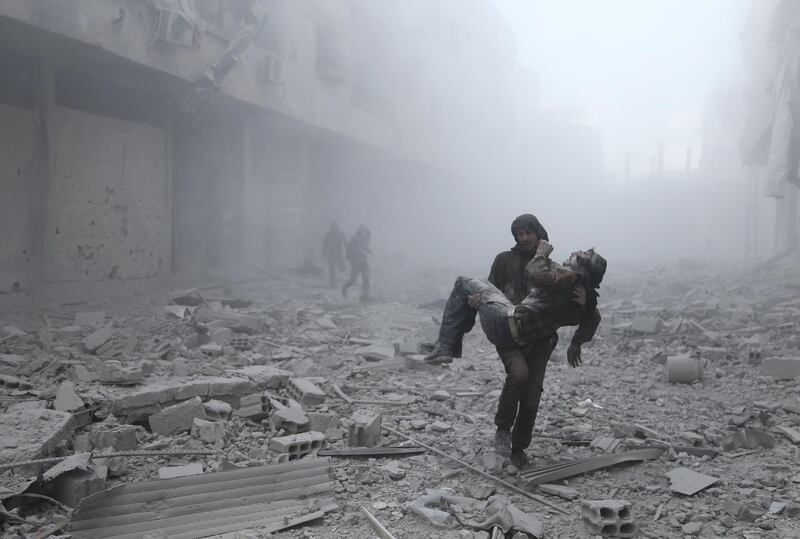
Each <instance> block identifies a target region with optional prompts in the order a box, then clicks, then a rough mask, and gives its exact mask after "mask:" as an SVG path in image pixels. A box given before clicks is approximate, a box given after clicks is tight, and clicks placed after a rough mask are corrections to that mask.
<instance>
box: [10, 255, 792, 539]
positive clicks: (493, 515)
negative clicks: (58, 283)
mask: <svg viewBox="0 0 800 539" xmlns="http://www.w3.org/2000/svg"><path fill="white" fill-rule="evenodd" d="M608 277H609V278H608V283H604V285H603V295H602V298H601V299H602V302H601V305H600V311H601V313H602V314H603V323H602V325H601V328H600V334H599V335H598V336H597V337H596V338H595V340H594V341H593V342H592V343H591V344H590V345H588V346H587V347H586V349H585V351H584V360H585V365H584V366H582V367H581V368H578V369H570V368H568V367H567V365H566V361H564V358H565V349H564V348H563V347H559V348H557V350H556V351H555V353H554V355H553V358H552V359H551V362H550V365H549V367H548V373H547V377H546V379H545V383H544V394H543V398H542V404H541V408H540V413H539V418H538V420H537V424H536V430H535V438H534V441H533V444H532V446H531V448H530V449H529V456H530V457H531V463H530V464H528V465H527V466H526V467H524V468H523V469H517V468H516V467H515V466H513V465H512V464H511V463H510V462H509V461H507V460H506V459H504V458H503V457H501V456H499V455H497V454H495V453H494V451H493V435H494V425H493V418H494V413H495V411H496V407H497V398H498V396H499V394H500V388H501V386H502V382H503V380H504V372H503V367H502V364H501V363H500V361H499V359H498V357H497V354H496V352H495V350H494V349H493V347H491V346H490V345H489V344H488V342H487V341H486V340H485V338H484V337H483V336H482V334H481V333H480V332H479V331H473V332H471V333H470V334H468V335H467V337H466V339H465V342H464V357H463V358H461V359H457V360H455V361H454V362H453V363H452V364H450V365H448V366H445V367H438V366H437V367H432V366H428V365H425V364H424V362H423V361H422V357H423V354H424V351H425V349H426V343H429V342H431V341H432V340H434V339H435V336H436V330H437V327H436V324H435V323H434V322H433V321H432V317H439V316H440V315H441V306H442V302H441V301H435V298H430V297H427V298H426V297H420V296H419V295H416V296H415V295H414V293H413V291H408V290H406V291H403V294H402V295H401V296H402V300H399V299H398V300H396V301H390V300H389V299H385V300H383V301H378V302H375V303H372V304H369V305H365V306H361V305H358V304H356V303H355V301H354V300H353V301H349V300H342V299H340V298H339V297H338V296H337V295H336V294H334V293H331V294H330V295H328V294H326V293H324V292H321V291H320V290H321V289H320V288H319V287H318V286H317V285H315V284H313V283H312V281H310V280H306V281H300V282H295V281H262V282H258V283H250V284H247V283H245V284H238V285H229V286H226V287H220V288H219V289H191V290H186V291H181V292H178V293H173V294H166V295H164V296H162V297H167V298H169V300H168V304H167V305H164V304H163V300H162V301H161V302H147V303H141V302H139V303H137V304H129V305H123V306H120V305H106V304H88V305H87V304H77V305H76V304H70V305H66V304H64V305H57V304H50V305H48V306H46V307H35V306H30V308H28V309H16V310H15V312H14V313H13V314H8V315H4V316H3V318H2V320H0V327H1V328H2V329H0V390H1V391H0V501H2V513H0V519H2V522H3V524H2V526H3V528H2V532H3V534H4V536H8V537H20V536H26V537H27V536H33V535H34V534H38V533H45V532H52V533H70V534H72V536H73V537H101V536H103V537H105V536H113V535H115V534H118V535H124V536H129V537H144V536H146V535H147V534H152V533H155V530H156V529H164V530H167V529H169V530H172V532H170V533H172V534H173V535H175V536H181V537H183V536H185V537H190V536H191V537H203V536H213V535H219V536H220V537H231V535H227V536H226V535H225V534H231V533H238V534H240V535H239V536H240V537H258V536H263V535H264V534H267V533H273V534H275V535H276V536H292V537H300V536H303V537H315V538H323V539H324V538H331V539H333V538H337V539H338V538H340V537H342V536H346V537H368V536H374V535H375V534H376V533H378V534H380V535H381V536H392V534H396V536H397V537H449V538H452V539H455V538H465V539H466V538H473V537H474V538H481V539H486V538H490V537H492V538H493V537H506V538H508V537H514V538H517V539H519V538H523V537H543V536H550V537H585V536H587V534H590V535H600V536H609V537H611V536H616V537H632V536H636V534H644V535H649V536H660V537H666V536H675V535H686V536H701V537H712V536H725V537H751V536H752V537H756V536H758V534H759V533H760V534H773V535H774V536H776V537H792V536H798V535H800V473H798V471H797V470H798V465H800V450H798V444H800V396H798V395H800V392H798V387H797V384H798V377H799V376H800V371H798V364H800V337H798V332H797V329H796V326H795V325H796V324H798V323H800V283H796V284H795V283H794V281H792V280H791V278H789V277H787V276H786V275H783V274H780V273H773V274H765V275H762V276H761V277H760V279H759V280H758V281H757V282H755V281H753V280H752V279H751V280H749V281H747V280H744V281H742V280H741V279H740V280H739V281H741V282H737V281H731V283H733V284H728V283H727V282H726V281H725V280H724V279H721V278H720V277H719V276H718V275H716V274H714V273H712V272H707V271H705V270H704V269H703V268H702V267H696V268H692V267H689V268H686V267H682V268H680V271H678V270H677V269H675V270H672V269H670V268H660V269H657V270H653V271H652V272H650V273H646V274H636V275H618V276H616V281H615V278H614V277H615V276H613V275H609V276H608ZM742 282H743V283H746V284H741V283H742ZM417 289H418V290H422V289H425V287H422V286H421V287H418V288H417ZM243 298H246V299H243ZM567 337H568V334H565V335H562V338H561V342H562V343H564V342H568V338H567ZM268 477H270V478H274V479H275V482H267V481H266V480H265V478H268ZM243 497H244V498H243ZM245 498H246V499H247V500H248V502H247V505H241V504H239V503H238V502H237V500H241V499H245ZM134 500H135V501H134ZM148 504H150V505H148ZM152 507H156V508H157V509H156V510H155V514H156V516H154V517H152V523H150V524H147V522H149V520H148V519H151V516H152V515H151V516H148V517H145V516H144V514H143V513H142V512H143V511H150V509H149V508H152ZM151 513H152V511H151ZM244 514H246V515H248V518H246V519H243V518H242V515H244ZM294 526H303V530H301V531H299V530H294V531H291V530H289V531H281V530H284V529H286V528H291V527H294ZM59 530H61V531H60V532H59ZM164 533H165V535H164V536H171V535H170V533H166V532H164ZM259 534H261V535H259ZM765 536H771V535H765Z"/></svg>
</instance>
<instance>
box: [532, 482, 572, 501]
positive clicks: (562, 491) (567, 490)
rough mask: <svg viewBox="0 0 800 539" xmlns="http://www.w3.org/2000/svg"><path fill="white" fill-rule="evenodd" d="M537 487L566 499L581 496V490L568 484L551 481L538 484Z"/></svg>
mask: <svg viewBox="0 0 800 539" xmlns="http://www.w3.org/2000/svg"><path fill="white" fill-rule="evenodd" d="M537 488H538V489H539V490H540V491H541V492H544V493H545V494H550V495H552V496H558V497H559V498H564V499H565V500H574V499H575V498H580V496H581V493H580V492H578V491H577V490H575V489H574V488H572V487H568V486H566V485H553V484H550V483H544V484H541V485H538V486H537Z"/></svg>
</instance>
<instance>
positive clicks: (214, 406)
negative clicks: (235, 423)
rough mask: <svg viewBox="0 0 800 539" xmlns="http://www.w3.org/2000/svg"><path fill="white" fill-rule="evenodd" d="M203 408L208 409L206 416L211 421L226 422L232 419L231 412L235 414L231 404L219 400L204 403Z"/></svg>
mask: <svg viewBox="0 0 800 539" xmlns="http://www.w3.org/2000/svg"><path fill="white" fill-rule="evenodd" d="M203 407H204V408H205V409H206V415H207V416H208V419H209V420H211V421H224V420H226V419H228V418H230V417H231V412H233V407H232V406H231V405H230V404H228V403H227V402H223V401H220V400H217V399H211V400H210V401H208V402H205V403H203Z"/></svg>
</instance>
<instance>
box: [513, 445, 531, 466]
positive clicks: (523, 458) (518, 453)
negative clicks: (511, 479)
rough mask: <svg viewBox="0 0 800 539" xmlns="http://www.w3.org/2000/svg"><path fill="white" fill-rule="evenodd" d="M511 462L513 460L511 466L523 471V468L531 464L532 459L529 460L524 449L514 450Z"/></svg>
mask: <svg viewBox="0 0 800 539" xmlns="http://www.w3.org/2000/svg"><path fill="white" fill-rule="evenodd" d="M510 460H511V464H513V465H514V466H516V467H517V469H518V470H521V469H522V468H524V467H525V466H527V465H528V463H530V459H529V458H528V455H526V454H525V451H523V450H522V449H514V450H513V451H512V452H511V458H510Z"/></svg>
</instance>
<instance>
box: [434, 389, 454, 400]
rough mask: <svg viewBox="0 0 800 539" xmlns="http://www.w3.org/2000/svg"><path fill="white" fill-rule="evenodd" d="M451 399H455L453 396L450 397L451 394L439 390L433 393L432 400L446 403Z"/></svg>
mask: <svg viewBox="0 0 800 539" xmlns="http://www.w3.org/2000/svg"><path fill="white" fill-rule="evenodd" d="M451 398H453V397H452V395H450V393H448V392H447V391H445V390H444V389H437V390H436V391H434V392H433V393H431V400H435V401H442V402H444V401H448V400H450V399H451Z"/></svg>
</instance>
